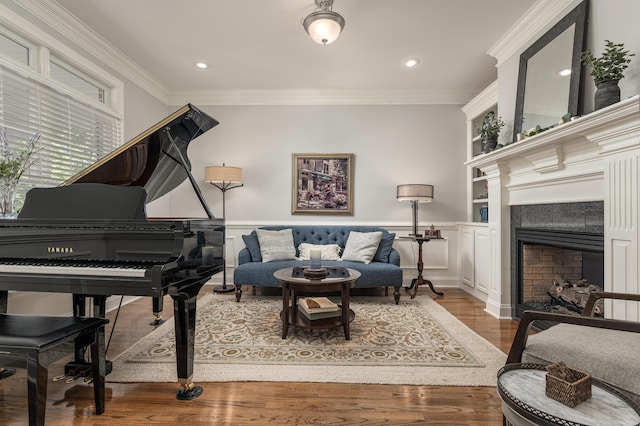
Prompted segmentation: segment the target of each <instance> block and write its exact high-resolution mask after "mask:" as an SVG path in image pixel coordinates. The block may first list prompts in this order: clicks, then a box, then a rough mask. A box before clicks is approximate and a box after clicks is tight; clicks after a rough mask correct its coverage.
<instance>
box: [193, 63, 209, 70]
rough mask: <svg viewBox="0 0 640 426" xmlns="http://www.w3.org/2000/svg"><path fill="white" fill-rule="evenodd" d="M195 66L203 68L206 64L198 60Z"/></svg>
mask: <svg viewBox="0 0 640 426" xmlns="http://www.w3.org/2000/svg"><path fill="white" fill-rule="evenodd" d="M196 67H198V68H201V69H205V68H206V67H207V64H205V63H204V62H198V63H197V64H196Z"/></svg>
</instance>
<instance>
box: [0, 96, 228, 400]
mask: <svg viewBox="0 0 640 426" xmlns="http://www.w3.org/2000/svg"><path fill="white" fill-rule="evenodd" d="M217 124H218V122H217V121H216V120H215V119H213V118H211V117H210V116H208V115H207V114H205V113H204V112H202V111H200V110H199V109H197V108H196V107H194V106H192V105H186V106H184V107H183V108H181V109H180V110H178V111H176V112H175V113H174V114H172V115H170V116H169V117H167V118H166V119H164V120H162V121H161V122H160V123H158V124H156V125H155V126H153V127H151V128H150V129H148V130H147V131H145V132H143V133H142V134H140V135H139V136H137V137H136V138H134V139H133V140H131V141H129V142H128V143H126V144H125V145H123V146H121V147H120V148H119V149H117V150H115V151H113V152H112V153H110V154H108V155H106V156H105V157H104V158H102V159H101V160H99V161H98V162H96V163H94V164H93V165H92V166H90V167H88V168H87V169H85V170H83V171H81V172H80V173H78V174H77V175H75V176H74V177H72V178H71V179H69V180H67V181H66V182H64V183H63V184H61V185H60V186H59V187H56V188H34V189H32V190H30V191H29V192H28V193H27V195H26V197H25V202H24V206H23V208H22V210H21V211H20V214H19V215H18V218H17V219H4V220H0V312H6V310H7V300H8V297H7V296H8V291H10V290H17V291H35V292H56V293H70V294H72V295H73V312H74V315H86V308H87V304H89V307H91V308H92V313H91V314H92V315H94V316H101V317H103V316H104V315H105V310H106V298H107V297H109V296H112V295H131V296H150V297H152V298H153V301H154V303H153V306H154V309H153V310H154V314H155V315H156V317H157V318H158V317H159V315H160V313H161V311H162V297H163V296H164V295H166V294H168V295H170V296H171V298H172V300H173V306H174V323H175V335H176V352H177V353H176V359H177V372H178V380H179V382H180V385H181V389H180V391H179V392H178V394H177V397H178V399H193V398H196V397H198V396H199V395H200V394H201V393H202V388H201V387H200V386H196V385H194V383H193V381H192V375H193V354H194V340H195V338H194V337H195V316H196V298H197V295H198V292H199V291H200V289H201V288H202V286H203V285H204V284H205V283H206V282H207V281H208V280H209V279H210V278H211V276H212V275H214V274H216V273H218V272H220V271H222V269H223V263H224V254H223V238H224V220H223V219H216V218H214V217H213V215H212V214H211V212H210V210H209V208H208V207H207V204H206V202H205V201H204V199H203V197H202V194H201V192H200V190H199V187H198V185H197V184H196V182H195V180H194V178H193V176H192V175H191V172H190V170H191V165H190V162H189V161H188V157H187V148H188V145H189V143H190V142H191V141H192V140H193V139H195V138H197V137H198V136H200V135H201V134H202V133H204V132H206V131H208V130H209V129H211V128H212V127H214V126H216V125H217ZM186 179H189V181H190V182H191V185H192V187H193V190H194V191H195V193H196V195H197V197H198V198H199V200H200V202H201V204H202V207H203V209H204V210H205V213H206V216H207V218H205V219H190V220H188V219H157V220H154V219H149V218H147V217H146V211H145V205H146V203H148V202H151V201H153V200H155V199H156V198H158V197H160V196H162V195H164V194H166V193H168V192H169V191H171V190H173V189H175V188H176V187H177V186H178V185H180V184H181V183H182V182H184V181H185V180H186ZM82 356H83V355H82V351H81V350H76V358H75V360H74V363H72V364H73V365H75V366H76V367H77V365H78V364H80V365H82V363H84V362H85V361H84V360H83V359H82Z"/></svg>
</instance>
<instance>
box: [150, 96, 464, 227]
mask: <svg viewBox="0 0 640 426" xmlns="http://www.w3.org/2000/svg"><path fill="white" fill-rule="evenodd" d="M199 107H200V108H202V109H203V110H204V111H205V112H207V113H208V114H210V115H211V116H213V117H215V118H216V119H217V120H219V121H220V123H221V124H220V125H218V126H217V127H214V128H213V129H211V130H210V131H209V132H207V133H206V134H204V135H203V136H200V137H199V138H198V139H196V140H195V141H194V142H193V143H192V144H191V145H190V147H189V158H190V159H191V162H192V172H193V175H194V176H195V178H196V180H197V181H198V182H199V184H200V186H201V188H202V191H203V193H204V196H205V199H206V200H207V203H208V205H209V207H210V208H211V210H212V211H213V213H214V215H216V216H221V215H222V206H221V202H222V196H221V193H220V191H219V190H218V189H216V188H215V187H213V186H211V185H209V184H207V183H206V182H204V181H203V179H204V168H205V166H208V165H221V164H222V163H223V162H224V163H226V164H227V165H233V166H238V167H242V168H243V178H244V183H245V186H244V187H243V188H239V189H234V190H231V191H229V192H227V196H226V216H227V221H228V223H230V224H233V223H238V222H241V223H247V222H265V221H267V222H274V223H291V222H309V223H318V222H319V221H322V222H333V223H345V222H348V223H373V224H376V223H381V222H384V223H391V222H393V223H397V224H405V225H409V224H410V222H411V210H410V208H409V206H408V205H406V204H400V203H398V201H397V200H396V198H395V197H396V194H395V191H396V185H398V184H402V183H429V184H433V185H434V186H435V200H434V201H433V202H432V203H430V204H426V205H423V206H421V209H420V220H421V223H426V222H429V223H431V222H432V221H456V220H464V217H465V168H464V166H463V160H464V156H465V146H464V137H465V134H464V132H465V124H464V123H465V122H464V114H463V113H462V112H461V110H460V107H459V106H425V105H422V106H229V107H221V106H215V107H213V106H209V107H208V106H202V105H199ZM172 109H176V108H172ZM293 153H353V154H355V162H354V172H355V175H354V181H355V182H354V196H355V198H354V214H353V215H352V216H344V215H342V216H334V215H331V216H328V215H295V216H293V215H292V214H291V184H292V165H291V163H292V157H291V156H292V154H293ZM164 198H168V200H169V201H167V200H162V199H161V200H159V203H152V205H150V206H149V209H148V213H149V214H150V215H162V214H169V215H171V216H174V217H175V216H202V215H203V214H204V212H203V211H202V209H201V208H200V207H199V204H198V202H197V200H196V199H195V197H194V196H193V193H192V191H191V188H190V187H189V186H188V184H184V185H182V186H181V187H180V188H178V190H177V191H173V192H172V193H170V194H167V196H165V197H164ZM156 204H157V205H156ZM167 208H168V211H163V210H165V209H167Z"/></svg>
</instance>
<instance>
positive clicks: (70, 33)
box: [13, 0, 169, 104]
mask: <svg viewBox="0 0 640 426" xmlns="http://www.w3.org/2000/svg"><path fill="white" fill-rule="evenodd" d="M13 1H14V2H15V3H16V4H17V5H19V6H20V7H21V8H23V9H24V10H25V11H27V12H29V13H31V14H32V15H33V16H35V17H36V18H38V19H40V20H41V21H42V22H43V23H45V24H46V25H48V26H49V27H51V28H52V29H54V30H55V31H57V32H59V33H60V34H61V35H63V36H64V37H66V38H68V39H69V40H72V41H73V42H74V43H76V44H77V45H78V46H80V47H81V48H82V49H84V50H85V51H87V52H90V53H91V55H93V56H94V57H95V58H97V59H98V60H100V61H101V62H103V63H104V64H107V65H109V66H110V67H111V68H113V70H115V71H116V72H118V73H120V74H121V75H122V76H124V77H125V78H127V79H128V80H130V81H131V82H133V83H134V84H136V85H137V86H139V87H140V88H142V89H143V90H145V91H146V92H148V93H149V94H151V95H152V96H154V97H155V98H157V99H158V100H160V101H161V102H163V103H165V104H167V103H168V100H169V89H168V88H167V87H166V86H165V85H163V84H162V83H161V82H160V81H159V80H157V79H155V78H154V77H153V76H151V75H150V74H149V73H148V72H146V71H145V70H144V69H142V68H141V67H140V66H138V65H137V64H136V63H135V62H134V61H132V60H131V59H130V58H129V57H127V56H126V55H125V54H124V53H122V52H121V51H120V50H118V49H116V48H115V47H114V46H113V45H111V44H110V43H109V42H107V41H106V40H105V39H104V38H102V37H101V36H100V35H98V34H97V33H96V32H95V31H93V30H92V29H91V28H90V27H88V26H87V25H86V24H84V23H83V22H82V21H80V20H78V19H77V18H76V17H75V16H73V15H71V14H70V13H69V12H67V10H66V9H64V8H63V7H62V6H60V4H58V3H57V2H56V1H55V0H13Z"/></svg>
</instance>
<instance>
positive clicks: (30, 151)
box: [0, 127, 40, 218]
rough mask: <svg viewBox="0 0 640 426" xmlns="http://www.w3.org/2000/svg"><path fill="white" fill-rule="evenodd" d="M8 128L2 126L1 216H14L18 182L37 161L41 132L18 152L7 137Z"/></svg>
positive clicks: (0, 154)
mask: <svg viewBox="0 0 640 426" xmlns="http://www.w3.org/2000/svg"><path fill="white" fill-rule="evenodd" d="M6 135H7V133H6V129H5V128H4V127H0V217H5V218H12V217H13V216H14V214H15V211H14V207H15V206H14V203H15V198H16V190H17V189H18V182H19V181H20V178H21V177H22V175H23V174H24V172H25V171H26V170H27V169H28V168H29V167H31V166H32V165H33V163H35V162H36V159H35V158H34V154H36V152H37V151H38V150H37V149H36V144H37V142H38V139H40V133H36V134H35V135H33V136H32V137H31V139H30V140H29V142H26V143H24V142H23V145H24V146H23V147H22V148H21V149H20V150H19V151H18V152H17V153H16V152H14V151H13V150H12V149H11V148H10V147H9V143H8V142H7V138H6Z"/></svg>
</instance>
